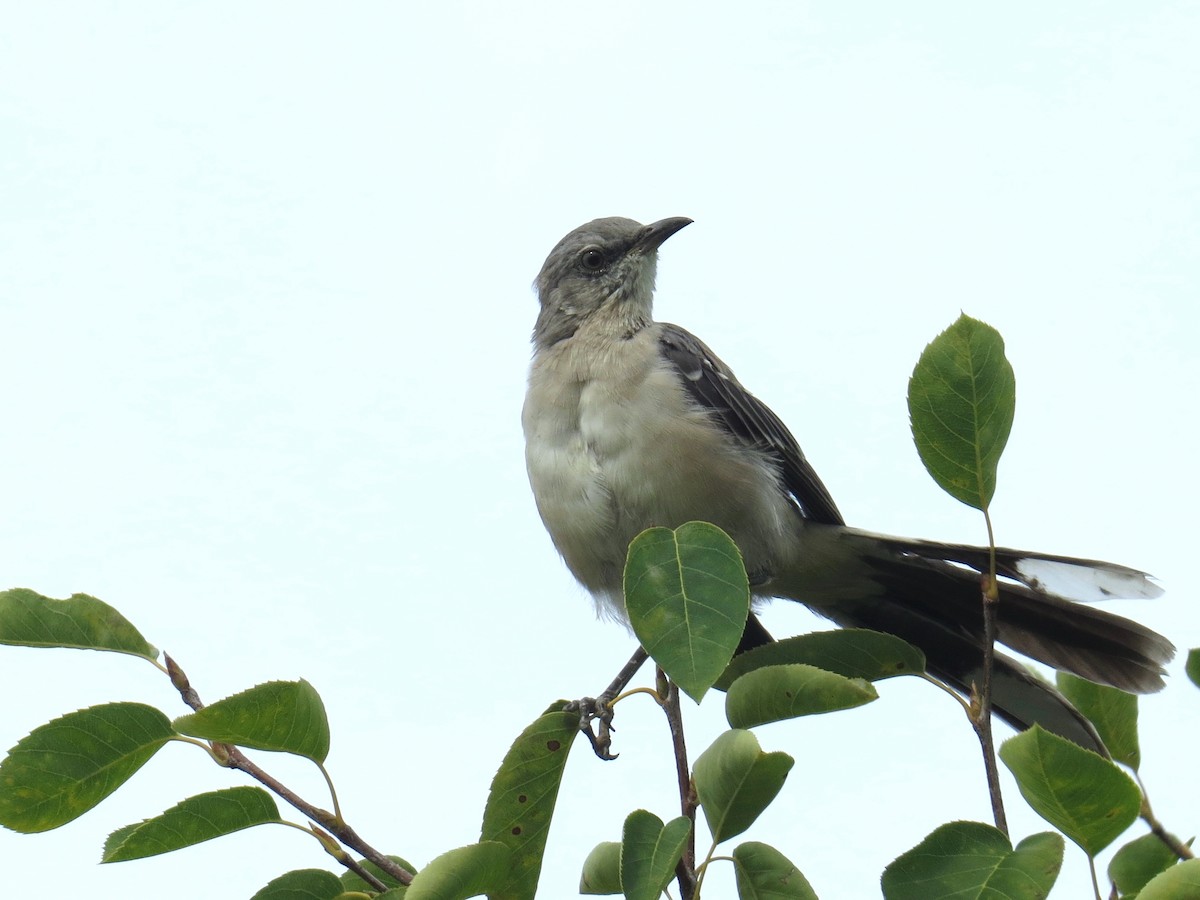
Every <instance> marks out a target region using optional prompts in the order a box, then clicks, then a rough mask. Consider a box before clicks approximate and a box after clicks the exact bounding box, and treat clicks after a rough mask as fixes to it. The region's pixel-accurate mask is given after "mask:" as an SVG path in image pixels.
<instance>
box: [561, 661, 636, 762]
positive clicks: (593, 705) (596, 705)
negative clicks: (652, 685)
mask: <svg viewBox="0 0 1200 900" xmlns="http://www.w3.org/2000/svg"><path fill="white" fill-rule="evenodd" d="M649 658H650V654H648V653H647V652H646V651H645V650H643V649H642V648H641V647H640V646H639V647H638V648H637V650H636V651H634V654H633V656H631V657H629V662H627V663H625V665H624V666H623V667H622V668H621V671H620V672H618V673H617V677H616V678H614V679H613V680H612V683H611V684H610V685H609V686H608V687H606V688H605V689H604V690H603V691H602V692H601V694H600V696H599V697H583V698H581V699H579V700H573V701H572V702H571V703H568V704H567V709H568V710H570V711H571V712H578V713H579V730H580V731H582V732H583V733H584V734H586V735H587V736H588V740H589V741H590V742H591V744H592V750H594V751H595V753H596V755H597V756H598V757H600V758H601V759H616V758H617V755H616V754H614V753H611V752H609V748H610V747H611V746H612V732H613V731H615V730H616V729H615V728H613V724H612V719H613V708H612V702H613V700H615V699H616V698H617V695H618V694H620V693H621V691H623V690H625V687H626V686H627V685H628V684H629V682H630V681H631V680H632V679H633V676H634V675H636V674H637V670H638V669H640V668H641V667H642V663H644V662H645V661H646V660H647V659H649ZM592 722H596V723H598V724H597V725H596V730H595V731H592Z"/></svg>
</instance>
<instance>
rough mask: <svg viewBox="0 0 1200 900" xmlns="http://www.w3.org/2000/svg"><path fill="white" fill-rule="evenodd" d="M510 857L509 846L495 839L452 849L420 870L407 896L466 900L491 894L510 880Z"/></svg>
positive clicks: (408, 898) (416, 899)
mask: <svg viewBox="0 0 1200 900" xmlns="http://www.w3.org/2000/svg"><path fill="white" fill-rule="evenodd" d="M511 857H512V854H511V853H510V852H509V850H508V848H507V847H505V846H504V845H503V844H498V843H496V842H495V841H481V842H480V843H478V844H468V845H467V846H465V847H459V848H458V849H457V850H450V851H448V852H446V853H443V854H442V855H441V856H439V857H438V858H437V859H435V860H433V861H432V862H430V863H429V865H427V866H426V867H425V868H423V869H422V870H421V871H420V872H418V873H417V877H416V878H414V879H413V882H412V884H410V885H409V886H408V893H407V894H405V895H404V897H405V900H466V898H467V897H477V896H479V895H480V894H490V893H491V891H492V889H493V888H494V887H496V886H497V885H501V884H503V883H504V882H505V881H506V880H507V878H508V864H509V860H510V859H511Z"/></svg>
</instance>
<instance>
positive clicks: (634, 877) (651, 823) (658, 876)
mask: <svg viewBox="0 0 1200 900" xmlns="http://www.w3.org/2000/svg"><path fill="white" fill-rule="evenodd" d="M691 831H692V823H691V820H690V819H688V818H687V817H686V816H680V817H679V818H677V819H672V820H671V821H670V822H668V823H667V824H666V825H664V824H663V820H662V819H660V818H659V817H658V816H656V815H654V813H652V812H647V811H646V810H644V809H636V810H634V811H633V812H631V813H630V814H629V815H628V817H626V819H625V828H624V830H623V832H622V834H621V887H622V889H623V890H624V891H625V897H626V898H627V900H655V898H657V897H658V896H659V895H660V894H662V892H663V888H665V887H666V886H667V885H668V884H670V882H671V878H672V877H673V876H674V874H675V864H676V863H678V862H679V859H680V857H681V856H683V848H684V847H686V846H687V839H688V835H689V834H691Z"/></svg>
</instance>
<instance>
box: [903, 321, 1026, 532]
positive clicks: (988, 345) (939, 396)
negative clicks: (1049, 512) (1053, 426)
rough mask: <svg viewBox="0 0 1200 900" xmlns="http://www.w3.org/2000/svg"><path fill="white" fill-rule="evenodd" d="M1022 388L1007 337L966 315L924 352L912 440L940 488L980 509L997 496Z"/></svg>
mask: <svg viewBox="0 0 1200 900" xmlns="http://www.w3.org/2000/svg"><path fill="white" fill-rule="evenodd" d="M1016 397H1017V386H1016V378H1015V377H1014V375H1013V370H1012V366H1011V365H1009V362H1008V360H1007V359H1006V358H1005V356H1004V339H1003V338H1002V337H1001V336H1000V332H998V331H996V329H994V328H992V327H991V326H990V325H987V324H985V323H983V322H980V321H979V320H978V319H972V318H971V317H970V316H968V315H965V314H963V315H960V316H959V317H958V320H957V321H956V322H955V323H954V324H953V325H951V326H950V327H949V328H947V329H946V330H945V331H943V332H942V333H941V334H939V335H938V336H937V337H936V338H934V339H933V341H932V342H931V343H930V344H929V346H928V347H926V348H925V351H924V352H923V353H922V354H921V358H920V359H919V360H918V361H917V365H916V368H915V369H913V374H912V378H911V379H910V380H909V382H908V412H909V417H910V419H911V422H912V432H913V440H914V441H915V442H916V445H917V452H918V453H919V454H920V455H921V461H922V462H923V463H924V464H925V468H926V469H927V470H928V472H929V474H930V475H932V476H933V480H934V481H936V482H937V483H938V484H939V485H940V486H941V488H942V489H943V490H944V491H946V492H947V493H948V494H950V495H951V496H952V497H954V498H955V499H956V500H960V501H962V502H963V503H966V504H967V505H968V506H973V507H975V508H976V509H987V507H988V504H990V503H991V502H992V495H993V494H995V492H996V469H997V467H998V466H999V464H1000V455H1001V453H1003V452H1004V445H1005V444H1006V443H1007V442H1008V434H1009V432H1010V431H1011V430H1012V423H1013V415H1014V412H1015V410H1016Z"/></svg>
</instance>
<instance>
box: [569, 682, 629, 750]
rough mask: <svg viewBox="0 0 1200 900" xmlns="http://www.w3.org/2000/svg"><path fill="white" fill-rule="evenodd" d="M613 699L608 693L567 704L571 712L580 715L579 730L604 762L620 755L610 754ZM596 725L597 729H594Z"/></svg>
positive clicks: (612, 729) (612, 728)
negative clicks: (593, 724)
mask: <svg viewBox="0 0 1200 900" xmlns="http://www.w3.org/2000/svg"><path fill="white" fill-rule="evenodd" d="M612 701H613V698H612V696H611V695H609V694H608V693H607V692H606V693H603V694H601V695H600V696H599V697H582V698H580V699H579V700H572V701H571V702H570V703H568V704H567V707H566V708H567V710H568V711H569V712H578V713H579V730H580V731H582V732H583V733H584V734H586V735H587V738H588V741H589V742H591V745H592V750H593V751H594V752H595V754H596V755H597V756H598V757H600V758H601V759H604V760H612V759H616V758H617V757H618V756H619V755H620V754H617V753H612V752H610V749H609V748H610V747H612V733H613V732H614V731H616V729H615V728H614V727H613V724H612V720H613V707H612ZM592 723H595V729H594V730H593V728H592Z"/></svg>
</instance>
